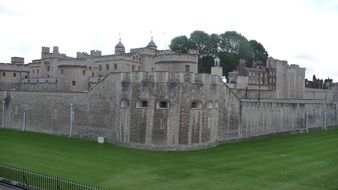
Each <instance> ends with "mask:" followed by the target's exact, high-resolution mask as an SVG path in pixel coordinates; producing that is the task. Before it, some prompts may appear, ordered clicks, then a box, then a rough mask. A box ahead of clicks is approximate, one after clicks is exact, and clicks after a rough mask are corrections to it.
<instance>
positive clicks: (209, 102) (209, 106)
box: [206, 101, 212, 109]
mask: <svg viewBox="0 0 338 190" xmlns="http://www.w3.org/2000/svg"><path fill="white" fill-rule="evenodd" d="M206 107H207V109H211V108H212V101H208V102H207V103H206Z"/></svg>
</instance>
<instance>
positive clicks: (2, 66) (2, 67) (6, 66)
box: [0, 63, 29, 72]
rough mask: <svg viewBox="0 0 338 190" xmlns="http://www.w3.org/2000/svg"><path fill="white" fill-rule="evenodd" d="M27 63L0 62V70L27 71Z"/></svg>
mask: <svg viewBox="0 0 338 190" xmlns="http://www.w3.org/2000/svg"><path fill="white" fill-rule="evenodd" d="M28 69H29V67H28V65H26V64H16V63H7V64H6V63H0V70H2V71H20V72H22V71H24V72H28Z"/></svg>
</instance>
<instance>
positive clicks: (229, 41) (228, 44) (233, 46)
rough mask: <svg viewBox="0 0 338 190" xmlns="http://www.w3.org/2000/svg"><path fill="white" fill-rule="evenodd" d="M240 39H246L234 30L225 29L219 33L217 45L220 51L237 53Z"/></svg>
mask: <svg viewBox="0 0 338 190" xmlns="http://www.w3.org/2000/svg"><path fill="white" fill-rule="evenodd" d="M241 41H247V39H246V38H245V37H244V36H242V35H241V34H239V33H237V32H236V31H227V32H225V33H223V34H221V35H220V44H219V46H220V49H221V50H222V51H226V52H228V53H231V54H238V53H239V46H240V43H241Z"/></svg>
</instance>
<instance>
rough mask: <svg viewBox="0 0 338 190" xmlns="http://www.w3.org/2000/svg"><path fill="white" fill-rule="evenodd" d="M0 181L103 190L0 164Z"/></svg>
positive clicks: (35, 188)
mask: <svg viewBox="0 0 338 190" xmlns="http://www.w3.org/2000/svg"><path fill="white" fill-rule="evenodd" d="M0 181H1V182H5V183H7V184H10V185H15V186H17V187H21V188H23V189H32V190H40V189H41V190H42V189H45V190H103V188H100V187H95V186H92V185H87V184H82V183H78V182H74V181H71V180H67V179H62V178H59V177H56V176H49V175H45V174H40V173H36V172H32V171H27V170H25V169H17V168H13V167H10V166H6V165H2V164H0Z"/></svg>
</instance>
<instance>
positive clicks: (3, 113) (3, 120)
mask: <svg viewBox="0 0 338 190" xmlns="http://www.w3.org/2000/svg"><path fill="white" fill-rule="evenodd" d="M1 127H2V128H5V99H2V126H1Z"/></svg>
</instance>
